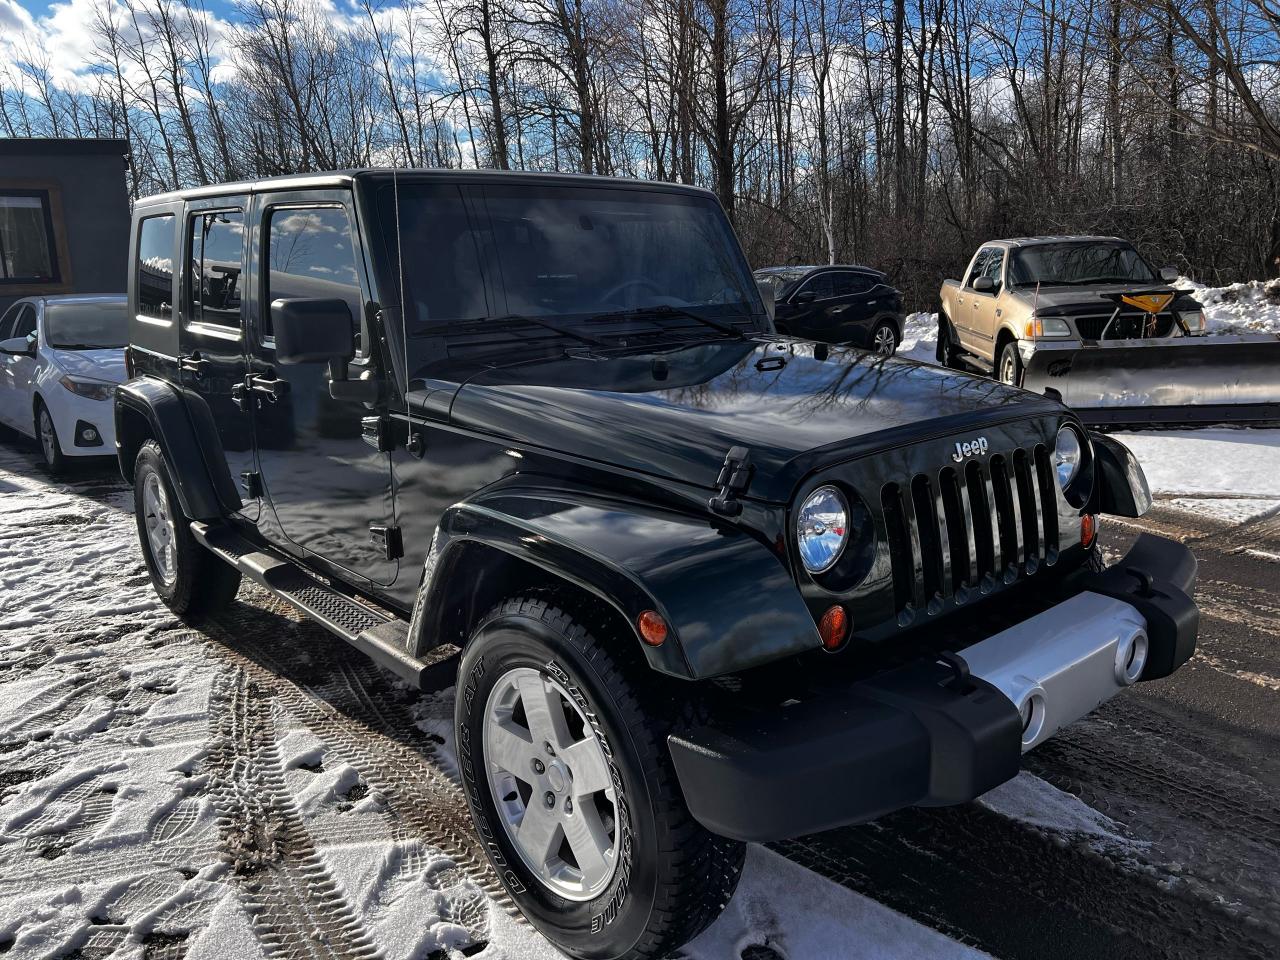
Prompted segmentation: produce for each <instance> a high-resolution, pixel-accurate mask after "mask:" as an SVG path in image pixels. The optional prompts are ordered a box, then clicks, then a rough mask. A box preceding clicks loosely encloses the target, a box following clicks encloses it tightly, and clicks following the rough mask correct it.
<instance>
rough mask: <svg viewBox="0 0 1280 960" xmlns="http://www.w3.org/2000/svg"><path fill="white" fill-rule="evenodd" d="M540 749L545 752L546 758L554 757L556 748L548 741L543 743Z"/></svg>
mask: <svg viewBox="0 0 1280 960" xmlns="http://www.w3.org/2000/svg"><path fill="white" fill-rule="evenodd" d="M542 749H544V750H546V751H547V756H548V757H554V756H555V755H556V748H555V747H553V746H552V745H551V741H550V740H546V741H543V744H542Z"/></svg>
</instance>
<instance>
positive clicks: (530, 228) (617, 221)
mask: <svg viewBox="0 0 1280 960" xmlns="http://www.w3.org/2000/svg"><path fill="white" fill-rule="evenodd" d="M396 194H397V189H396V188H395V187H394V186H392V185H387V186H384V187H383V188H381V189H380V190H379V193H378V209H379V217H380V220H381V224H382V234H383V241H384V244H385V248H386V253H387V262H388V263H389V264H391V265H392V268H393V271H392V272H393V276H392V278H391V279H392V281H393V282H394V283H395V284H396V285H397V286H399V285H400V284H401V282H403V286H404V295H405V302H406V305H407V308H408V309H407V312H406V317H405V321H406V327H407V331H408V334H409V339H410V347H409V348H410V352H411V353H413V352H414V351H424V350H427V349H428V348H429V346H430V345H429V344H427V343H424V340H423V338H430V337H434V336H441V335H444V336H448V335H449V334H451V333H455V332H456V333H462V332H466V333H467V334H469V335H474V334H476V332H477V327H479V328H480V329H481V330H483V329H486V328H488V329H490V330H492V331H493V333H494V334H496V332H497V328H498V327H499V325H501V324H510V323H512V322H513V321H514V322H522V323H523V328H524V329H527V330H532V328H534V327H536V328H537V330H538V331H540V332H543V333H544V334H546V333H547V332H551V333H552V334H554V333H561V334H564V335H565V336H564V337H563V338H562V339H568V340H576V341H577V342H578V343H582V342H586V343H590V344H593V345H599V344H602V343H604V344H608V343H612V342H614V340H615V339H616V337H617V336H619V334H618V329H619V328H620V327H621V325H622V323H621V322H622V320H623V319H624V318H626V319H627V320H630V319H634V318H643V320H644V321H645V322H646V323H647V324H648V325H649V326H650V327H652V328H655V329H661V327H658V326H656V325H662V326H669V327H679V328H681V329H682V330H683V329H686V328H687V329H691V330H696V331H697V336H699V337H702V338H708V337H723V336H725V335H726V330H725V327H726V326H727V325H731V324H734V323H737V324H739V325H743V329H754V328H755V326H756V324H755V321H754V317H755V315H756V314H758V313H759V312H760V309H761V308H760V305H759V294H758V292H757V291H756V289H755V285H754V283H753V282H752V279H751V275H750V273H748V272H747V269H746V266H745V264H744V262H743V260H742V256H741V254H740V252H739V250H738V247H737V243H736V241H735V240H734V237H733V234H732V232H731V231H730V229H729V226H728V223H727V222H726V221H725V217H724V214H723V212H722V211H721V209H720V206H719V205H718V204H717V203H716V202H715V201H714V200H713V199H711V198H710V197H704V196H700V195H697V194H688V193H674V192H666V191H661V190H652V191H649V190H638V189H630V188H609V187H593V186H560V185H550V184H548V185H543V184H527V183H526V184H510V185H505V184H502V185H484V186H478V187H465V186H464V187H459V186H458V185H456V184H424V183H416V184H415V183H410V184H404V183H401V184H400V185H399V187H398V194H399V210H398V217H397V209H396ZM397 225H398V229H399V231H400V233H399V244H397V242H396V230H397ZM397 249H400V250H403V256H404V261H405V262H404V270H403V273H402V276H401V275H398V274H396V273H395V271H394V265H395V263H396V259H397V258H396V253H397ZM727 332H728V333H735V332H734V331H727ZM735 335H736V333H735ZM486 339H487V340H488V341H489V342H490V343H501V342H502V341H503V339H504V338H502V337H498V336H496V335H491V336H489V337H487V338H486ZM415 341H417V343H416V344H415ZM510 342H511V341H510V337H507V338H505V345H506V346H507V347H508V348H509V347H510ZM410 359H411V360H412V359H413V358H412V357H411V358H410Z"/></svg>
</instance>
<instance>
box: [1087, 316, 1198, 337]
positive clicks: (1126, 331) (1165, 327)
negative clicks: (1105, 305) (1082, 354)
mask: <svg viewBox="0 0 1280 960" xmlns="http://www.w3.org/2000/svg"><path fill="white" fill-rule="evenodd" d="M1150 316H1151V315H1150V314H1147V313H1143V312H1142V311H1141V310H1124V311H1122V312H1121V313H1120V315H1119V316H1118V317H1116V320H1115V323H1112V324H1111V327H1110V329H1107V331H1106V332H1107V336H1106V339H1108V340H1144V339H1147V338H1149V337H1167V336H1169V334H1171V333H1173V314H1171V313H1161V314H1157V315H1156V322H1155V326H1154V327H1149V326H1148V324H1149V322H1150ZM1071 320H1072V322H1074V323H1075V325H1076V330H1077V331H1078V332H1079V334H1080V337H1081V338H1082V339H1084V340H1101V339H1103V337H1102V331H1103V330H1104V329H1106V327H1107V323H1108V322H1109V321H1110V320H1111V314H1110V313H1099V314H1094V315H1091V316H1084V317H1072V318H1071Z"/></svg>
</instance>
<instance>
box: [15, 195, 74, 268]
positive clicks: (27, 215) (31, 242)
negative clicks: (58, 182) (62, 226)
mask: <svg viewBox="0 0 1280 960" xmlns="http://www.w3.org/2000/svg"><path fill="white" fill-rule="evenodd" d="M61 279H62V278H61V275H60V274H59V272H58V252H57V247H56V246H55V245H54V237H53V216H52V214H51V213H50V210H49V191H48V190H12V189H5V190H0V284H19V283H21V284H38V283H58V282H60V281H61Z"/></svg>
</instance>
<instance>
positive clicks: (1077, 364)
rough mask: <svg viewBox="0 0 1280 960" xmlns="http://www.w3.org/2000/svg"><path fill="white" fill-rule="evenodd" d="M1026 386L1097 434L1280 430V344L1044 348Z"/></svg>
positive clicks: (1106, 343) (1178, 342)
mask: <svg viewBox="0 0 1280 960" xmlns="http://www.w3.org/2000/svg"><path fill="white" fill-rule="evenodd" d="M1126 299H1128V298H1126ZM1022 386H1023V387H1024V388H1025V389H1027V390H1032V391H1034V392H1036V393H1046V392H1048V391H1050V390H1052V391H1054V392H1056V393H1057V394H1058V395H1059V396H1060V397H1061V398H1062V401H1063V402H1064V403H1066V404H1067V406H1069V407H1071V408H1072V409H1073V410H1075V411H1076V412H1077V413H1078V414H1079V415H1080V418H1081V419H1082V420H1083V421H1084V422H1085V423H1087V424H1090V425H1096V426H1142V425H1146V426H1156V425H1159V426H1176V425H1183V424H1186V425H1195V424H1211V423H1242V424H1250V425H1262V424H1272V423H1280V336H1273V335H1269V334H1255V335H1243V336H1220V337H1175V338H1173V339H1171V340H1103V341H1097V342H1089V343H1086V344H1085V345H1083V346H1081V345H1080V344H1079V343H1078V342H1076V343H1069V344H1061V345H1057V344H1048V343H1045V342H1044V341H1041V342H1040V343H1038V344H1037V345H1036V352H1035V353H1034V354H1033V355H1032V357H1031V359H1030V360H1029V361H1028V362H1027V364H1026V366H1025V369H1024V372H1023V377H1022Z"/></svg>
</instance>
